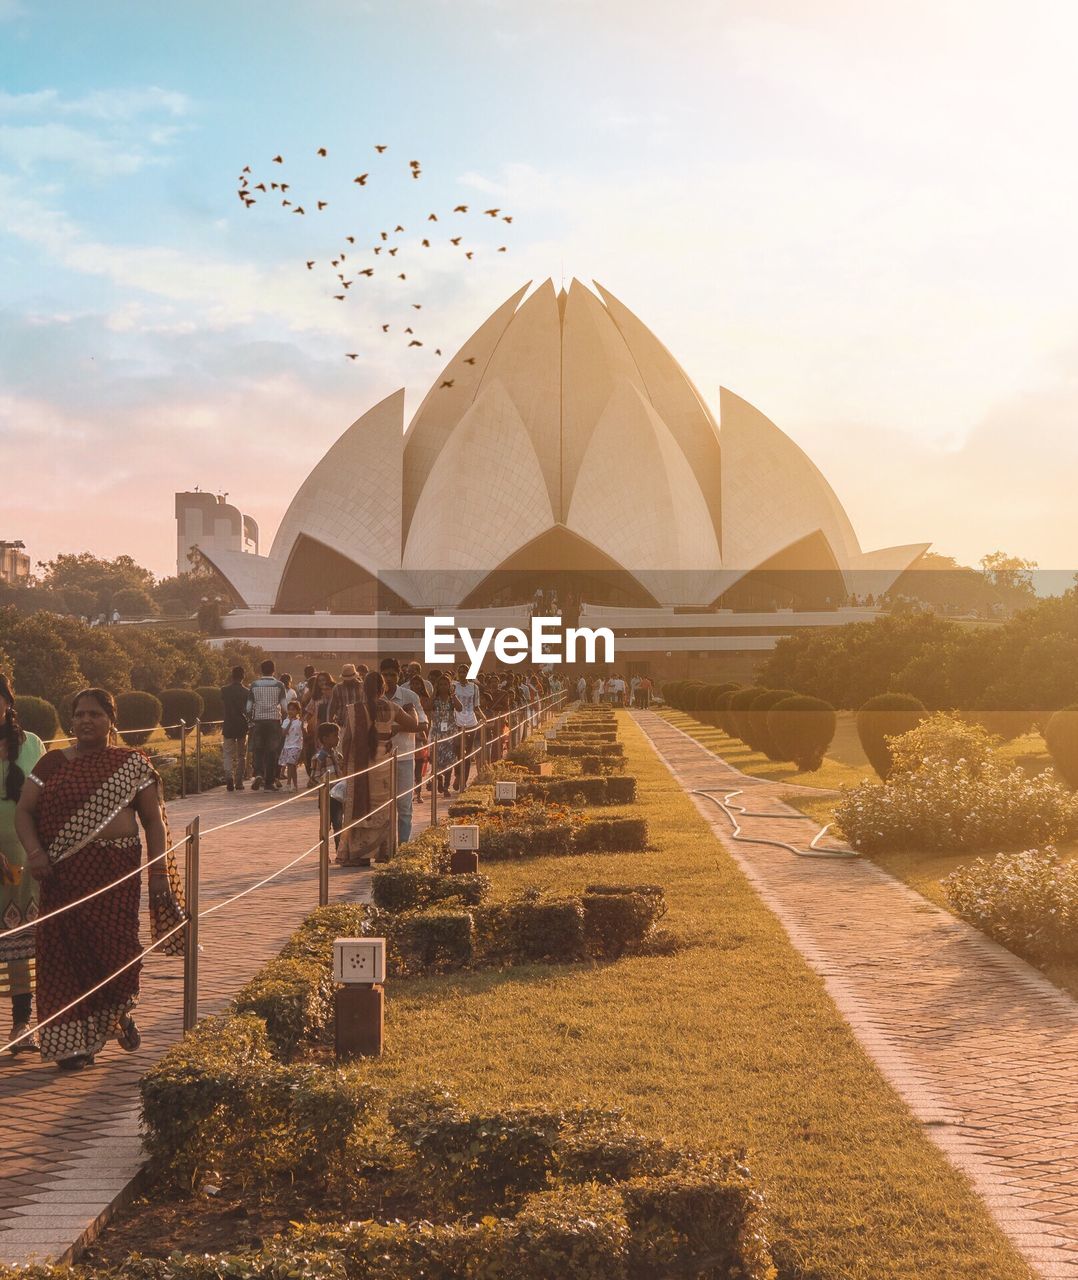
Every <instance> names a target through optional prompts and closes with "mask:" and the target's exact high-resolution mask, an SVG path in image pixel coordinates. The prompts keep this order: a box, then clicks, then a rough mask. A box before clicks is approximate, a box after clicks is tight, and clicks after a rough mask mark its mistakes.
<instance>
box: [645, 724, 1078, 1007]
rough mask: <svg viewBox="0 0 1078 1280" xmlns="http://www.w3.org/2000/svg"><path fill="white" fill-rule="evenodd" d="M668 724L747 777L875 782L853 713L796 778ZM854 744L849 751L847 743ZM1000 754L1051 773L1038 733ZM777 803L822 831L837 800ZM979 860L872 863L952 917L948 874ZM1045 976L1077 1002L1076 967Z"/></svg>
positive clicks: (801, 796)
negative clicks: (818, 765)
mask: <svg viewBox="0 0 1078 1280" xmlns="http://www.w3.org/2000/svg"><path fill="white" fill-rule="evenodd" d="M663 714H664V715H665V717H666V719H667V720H669V721H670V723H671V724H674V725H677V727H678V728H679V729H683V730H684V731H685V732H686V733H688V734H690V735H691V736H692V737H694V738H695V739H696V740H697V741H698V742H700V743H702V744H703V745H704V746H706V747H707V748H709V750H711V751H714V752H715V753H716V754H718V755H720V756H722V758H723V759H724V760H727V761H729V762H730V764H733V765H735V766H736V767H737V768H739V769H741V770H742V771H743V772H745V773H749V774H752V775H754V776H755V777H760V778H774V779H777V780H779V781H783V782H797V783H800V784H801V785H802V786H807V787H812V786H817V787H820V788H831V787H841V786H851V785H853V784H854V783H856V782H858V781H859V780H860V779H861V778H862V777H867V778H870V779H873V780H875V778H876V774H875V772H874V771H873V770H872V767H871V766H870V765H869V764H868V762H867V760H865V757H864V753H863V752H862V751H861V744H860V742H859V741H858V739H857V728H856V726H855V724H854V717H853V713H852V712H840V714H839V725H838V729H837V731H836V733H835V741H834V742H833V743H832V746H831V751H830V752H829V753H828V756H827V758H826V759H825V760H824V764H823V768H822V769H820V770H819V772H818V773H797V772H796V771H795V769H794V766H793V765H776V764H775V763H774V762H773V761H771V760H768V759H767V757H766V756H763V755H760V753H759V752H757V751H750V750H749V748H748V747H746V746H745V744H744V743H743V742H741V741H740V740H739V739H737V738H730V737H727V735H726V734H725V733H723V732H722V730H721V729H712V728H710V727H709V726H708V725H705V724H701V723H700V721H698V720H695V719H694V718H693V717H692V716H690V715H688V714H687V713H686V712H683V711H673V710H668V711H664V712H663ZM851 738H852V745H851V741H850V739H851ZM1000 751H1001V753H1002V754H1003V755H1004V756H1005V757H1007V759H1008V760H1010V761H1011V762H1012V763H1014V764H1017V765H1020V766H1021V767H1022V768H1023V769H1025V771H1026V772H1027V773H1029V774H1034V773H1040V772H1042V771H1043V770H1044V769H1047V768H1050V767H1051V763H1052V761H1051V757H1050V756H1049V754H1048V751H1047V748H1046V747H1045V745H1044V739H1043V738H1042V737H1041V735H1040V734H1039V733H1029V734H1025V735H1023V736H1022V737H1020V738H1014V739H1012V740H1011V741H1009V742H1005V743H1003V744H1002V746H1001V747H1000ZM855 755H859V756H860V759H861V761H863V764H862V765H861V766H860V767H858V768H857V770H856V773H857V776H856V777H851V778H850V779H849V780H848V781H835V780H834V779H836V778H839V777H840V776H841V774H840V771H841V770H845V769H853V768H854V758H855ZM781 799H782V800H783V801H784V802H785V803H786V804H788V805H790V807H791V808H794V809H799V810H800V811H801V812H802V813H804V814H806V815H807V816H808V817H810V818H812V819H813V820H814V821H815V822H818V823H819V824H820V826H823V825H824V824H825V823H828V822H831V821H832V818H833V815H834V808H835V797H834V796H831V795H826V794H821V795H819V796H813V795H809V794H807V793H806V792H804V791H800V792H790V793H789V794H788V795H783V796H782V797H781ZM1060 852H1061V853H1062V854H1064V855H1065V856H1067V857H1071V858H1075V857H1078V841H1074V842H1072V843H1071V844H1067V845H1062V846H1060ZM977 856H978V855H977V854H972V853H956V854H939V853H919V852H917V851H904V852H902V853H877V854H874V855H873V856H872V861H873V862H875V863H876V864H877V865H878V866H880V867H882V868H883V869H884V870H885V871H888V872H890V874H891V875H893V876H894V877H895V878H896V879H898V880H903V881H905V883H906V884H908V885H909V886H910V888H912V889H916V890H917V892H918V893H920V894H923V895H924V897H926V898H928V899H929V901H930V902H934V903H936V905H937V906H940V907H943V909H944V910H945V911H950V909H951V904H950V902H949V901H948V900H947V894H946V892H945V891H944V888H943V884H942V881H943V880H944V878H945V877H946V876H948V875H950V873H951V872H952V871H956V870H958V869H959V868H960V867H964V866H966V865H968V864H969V863H970V862H972V861H974V859H975V858H976V857H977ZM1040 967H1041V969H1042V971H1043V972H1044V974H1045V976H1046V977H1048V978H1050V979H1051V980H1052V981H1053V982H1054V983H1055V984H1056V985H1057V986H1059V987H1062V988H1063V989H1064V991H1069V992H1070V994H1071V995H1072V996H1075V997H1078V962H1074V961H1071V962H1064V961H1057V962H1054V963H1051V964H1045V965H1042V966H1040Z"/></svg>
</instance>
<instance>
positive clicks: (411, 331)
mask: <svg viewBox="0 0 1078 1280" xmlns="http://www.w3.org/2000/svg"><path fill="white" fill-rule="evenodd" d="M404 332H405V333H415V330H414V329H405V331H404Z"/></svg>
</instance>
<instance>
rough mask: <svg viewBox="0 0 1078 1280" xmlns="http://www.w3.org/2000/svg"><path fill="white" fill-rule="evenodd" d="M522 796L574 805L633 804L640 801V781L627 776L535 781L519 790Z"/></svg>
mask: <svg viewBox="0 0 1078 1280" xmlns="http://www.w3.org/2000/svg"><path fill="white" fill-rule="evenodd" d="M517 794H518V795H526V796H535V797H536V798H537V799H540V800H545V801H561V802H562V803H564V804H572V803H574V802H576V801H583V803H584V804H631V803H632V802H633V801H634V800H635V799H636V779H635V778H631V777H629V776H628V775H627V774H612V775H610V776H608V777H601V776H600V777H592V776H591V775H588V776H585V777H580V778H535V779H533V780H532V781H530V782H525V783H523V784H522V785H521V787H520V788H518V791H517Z"/></svg>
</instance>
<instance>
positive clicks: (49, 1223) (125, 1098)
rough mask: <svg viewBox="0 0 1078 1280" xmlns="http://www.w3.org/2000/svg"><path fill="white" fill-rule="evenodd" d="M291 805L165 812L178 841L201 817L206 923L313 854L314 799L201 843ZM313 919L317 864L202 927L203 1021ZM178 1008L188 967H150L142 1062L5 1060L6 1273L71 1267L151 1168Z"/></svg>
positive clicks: (0, 1099) (341, 878)
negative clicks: (228, 901)
mask: <svg viewBox="0 0 1078 1280" xmlns="http://www.w3.org/2000/svg"><path fill="white" fill-rule="evenodd" d="M290 794H291V793H288V792H264V791H263V792H253V791H250V790H247V791H244V792H243V793H242V794H234V795H229V794H228V793H227V792H226V791H225V790H224V789H223V788H219V789H217V790H215V791H210V792H207V793H205V794H203V795H201V796H194V797H189V798H188V799H187V800H182V801H181V800H174V801H172V802H171V803H170V804H169V806H168V812H169V822H170V824H171V827H172V836H173V839H174V840H177V839H179V838H180V837H181V836H182V834H183V829H184V827H185V825H186V824H187V823H188V822H190V821H191V819H192V818H193V817H194V815H195V814H196V813H197V814H199V815H200V822H201V826H202V830H203V833H204V834H203V836H202V839H201V875H200V884H201V895H202V901H201V908H202V910H203V911H205V910H206V908H207V907H211V906H213V904H214V903H215V902H219V901H222V900H224V899H225V898H228V897H230V896H231V895H232V894H234V893H238V892H239V891H240V890H241V889H244V888H246V887H247V886H248V885H251V884H253V883H255V882H256V881H258V880H260V879H262V878H263V877H264V876H267V875H269V874H270V872H272V871H274V870H276V869H277V868H278V867H280V866H281V865H283V864H284V863H286V862H289V861H291V859H292V858H294V857H296V855H297V854H300V853H302V852H303V851H304V850H305V849H307V848H309V847H310V846H311V845H314V844H315V843H316V842H317V839H318V804H317V800H316V799H315V798H314V794H313V793H310V794H308V795H303V793H301V795H303V798H301V799H297V800H295V801H294V802H293V803H291V804H288V805H286V806H284V807H283V808H280V809H278V810H276V811H275V812H274V813H270V814H265V815H264V816H263V817H258V818H252V819H251V820H250V821H248V822H243V823H240V824H239V825H237V826H234V827H230V828H228V829H227V830H224V831H221V832H219V833H217V834H205V833H206V831H207V829H208V828H210V827H214V826H217V825H218V824H219V823H222V822H227V821H229V820H230V819H233V818H236V817H238V816H240V815H241V814H243V813H247V812H250V811H253V810H260V809H265V808H268V807H269V806H270V805H272V804H275V803H277V802H278V801H280V800H282V799H287V798H288V796H289V795H290ZM428 816H429V806H423V807H417V809H416V814H415V817H416V822H415V828H414V829H415V831H416V832H418V831H420V830H422V829H423V828H424V827H425V826H426V822H427V817H428ZM181 871H182V858H181ZM370 878H371V873H370V871H369V870H364V869H360V868H345V867H337V866H336V865H335V864H332V865H331V872H330V901H331V902H337V901H343V900H362V899H364V898H366V897H367V895H368V892H369V885H370ZM317 905H318V859H317V853H312V854H311V855H310V856H309V857H308V858H306V859H304V861H302V862H300V863H298V864H297V865H296V866H295V867H293V868H291V869H290V870H289V871H286V872H284V874H283V875H281V876H280V877H278V878H277V879H276V880H273V881H271V882H270V883H269V884H267V885H265V886H263V887H262V888H260V889H256V890H255V891H254V892H253V893H251V894H249V895H248V896H247V897H245V898H241V899H240V900H239V901H238V902H235V903H233V904H232V905H231V906H228V907H225V908H222V909H221V910H220V911H217V912H215V913H214V914H212V915H210V916H207V917H206V918H205V919H203V920H202V922H201V933H200V942H201V954H200V956H199V1012H200V1014H202V1015H205V1014H208V1013H212V1012H214V1011H216V1010H219V1009H221V1008H222V1007H223V1006H224V1005H225V1004H226V1003H227V1001H228V1000H229V998H230V997H231V996H232V995H233V994H234V993H235V992H236V990H237V989H238V988H239V987H240V986H241V985H242V984H243V983H244V982H245V981H246V980H247V979H248V978H249V977H250V976H251V975H252V974H253V973H254V972H255V970H256V969H257V968H258V967H259V966H260V965H261V964H263V963H264V962H265V961H266V960H268V959H270V958H271V957H272V956H273V955H275V954H276V953H277V951H278V950H279V949H280V947H281V946H282V945H283V943H284V942H285V940H286V939H287V938H288V935H289V934H290V933H291V932H292V931H293V929H295V928H296V926H297V925H298V924H299V923H300V922H301V920H302V919H303V917H304V915H305V914H306V913H307V912H308V911H310V910H311V909H312V908H314V907H315V906H317ZM143 914H144V915H145V910H144V913H143ZM144 925H145V921H144ZM144 932H145V929H144ZM145 941H146V940H145V939H144V943H145ZM182 994H183V962H182V960H181V959H172V958H169V957H165V956H161V955H160V954H157V953H155V954H153V955H151V956H150V957H149V958H148V959H147V961H146V962H145V967H144V969H143V974H142V1000H141V1004H140V1009H139V1013H138V1021H139V1026H140V1027H141V1029H142V1048H141V1049H139V1051H138V1052H137V1053H133V1054H125V1053H123V1052H122V1051H121V1050H120V1049H119V1047H118V1046H116V1045H110V1046H108V1047H107V1048H106V1049H105V1051H104V1053H102V1054H101V1055H100V1056H99V1057H98V1059H97V1062H96V1064H95V1065H94V1066H93V1067H91V1068H89V1069H87V1070H86V1071H82V1072H79V1073H76V1074H74V1075H65V1074H60V1073H59V1072H58V1071H57V1069H56V1067H55V1066H54V1065H52V1064H48V1065H46V1064H43V1063H42V1062H40V1060H39V1059H38V1058H37V1056H36V1055H35V1054H20V1055H19V1056H18V1057H11V1056H9V1055H7V1054H5V1055H4V1056H3V1058H2V1059H0V1153H2V1156H0V1263H3V1262H11V1263H22V1262H26V1261H28V1260H29V1259H30V1258H31V1257H34V1258H36V1259H38V1260H45V1259H61V1258H65V1257H67V1256H70V1254H71V1251H72V1250H73V1249H74V1248H77V1247H79V1246H81V1245H82V1244H84V1243H86V1242H87V1241H88V1240H89V1239H91V1238H92V1237H93V1234H94V1233H95V1232H96V1230H98V1229H99V1228H100V1226H101V1225H102V1221H103V1217H102V1215H105V1214H107V1212H108V1211H109V1209H110V1207H111V1206H112V1205H113V1204H114V1202H115V1201H116V1200H117V1197H121V1196H123V1195H124V1194H125V1192H126V1191H127V1190H128V1188H129V1187H130V1185H131V1182H132V1179H133V1178H134V1177H135V1175H136V1174H137V1173H138V1171H139V1169H140V1168H141V1166H142V1144H141V1141H140V1138H139V1129H138V1082H139V1078H140V1077H141V1075H142V1074H143V1072H145V1071H146V1069H147V1068H148V1067H149V1066H150V1065H151V1064H152V1063H153V1062H155V1061H156V1060H157V1059H158V1058H159V1057H161V1055H162V1054H163V1053H164V1052H165V1050H166V1049H167V1048H168V1047H169V1045H171V1044H172V1043H174V1042H175V1041H176V1040H177V1039H178V1038H179V1037H180V1034H181V1026H182V1023H181V1004H182ZM3 1003H4V1005H5V1006H7V1002H6V1000H5V1001H4V1002H3ZM7 1007H10V1006H7ZM2 1016H3V1019H4V1020H3V1021H2V1022H0V1026H2V1027H3V1030H2V1031H0V1043H3V1042H4V1040H5V1039H6V1033H7V1030H8V1027H9V1025H10V1023H9V1022H8V1020H7V1019H8V1015H7V1013H6V1012H4V1013H3V1015H2Z"/></svg>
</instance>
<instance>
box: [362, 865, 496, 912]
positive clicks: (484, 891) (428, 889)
mask: <svg viewBox="0 0 1078 1280" xmlns="http://www.w3.org/2000/svg"><path fill="white" fill-rule="evenodd" d="M489 893H490V877H489V876H485V875H483V874H482V872H478V871H476V872H471V873H469V874H467V875H440V874H438V873H437V872H434V871H428V870H426V869H425V868H424V867H423V864H422V863H421V862H413V861H412V860H411V859H399V860H394V861H393V862H392V863H391V864H390V866H388V867H385V868H383V869H381V870H379V871H376V872H375V873H374V878H373V880H372V881H371V901H372V902H373V903H374V905H375V906H376V907H381V908H382V910H384V911H415V910H417V909H419V908H422V907H426V906H430V905H431V904H432V903H435V902H445V901H446V900H447V899H454V898H455V899H457V900H458V901H459V902H460V903H462V904H463V905H464V906H469V907H478V906H480V905H481V904H482V902H483V901H484V899H485V898H486V897H487V895H488V894H489Z"/></svg>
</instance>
